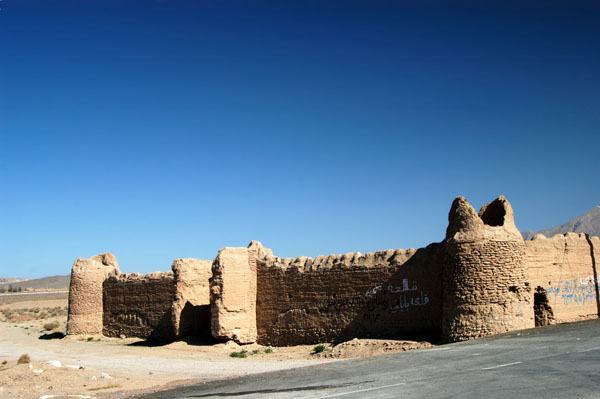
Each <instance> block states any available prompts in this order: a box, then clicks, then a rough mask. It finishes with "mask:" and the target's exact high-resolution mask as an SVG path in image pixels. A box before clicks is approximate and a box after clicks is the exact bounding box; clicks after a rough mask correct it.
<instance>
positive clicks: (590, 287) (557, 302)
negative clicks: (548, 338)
mask: <svg viewBox="0 0 600 399" xmlns="http://www.w3.org/2000/svg"><path fill="white" fill-rule="evenodd" d="M525 247H526V251H525V259H524V260H525V264H526V268H527V274H528V280H529V281H530V282H531V284H532V286H533V288H534V289H538V287H540V288H542V289H543V291H542V292H544V293H545V295H546V297H547V299H548V305H549V306H550V308H551V312H552V320H550V323H562V322H571V321H578V320H585V319H590V318H596V317H598V314H599V313H598V311H599V309H598V302H597V295H596V294H597V289H598V285H597V276H596V275H595V270H594V262H595V261H597V259H598V251H599V248H600V238H598V237H591V238H588V237H586V236H585V235H584V234H576V233H567V234H566V235H555V236H554V237H551V238H546V237H544V236H543V235H541V234H538V235H536V236H535V237H534V238H533V239H532V240H529V241H525ZM593 254H595V256H592V255H593Z"/></svg>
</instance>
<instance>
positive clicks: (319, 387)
mask: <svg viewBox="0 0 600 399" xmlns="http://www.w3.org/2000/svg"><path fill="white" fill-rule="evenodd" d="M240 361H244V359H240ZM530 397H535V398H600V321H598V320H594V321H589V322H581V323H574V324H563V325H558V326H552V327H547V328H541V329H535V330H527V331H523V332H521V333H518V334H517V333H515V334H506V335H503V336H497V337H489V338H485V339H480V340H475V341H469V342H462V343H457V344H451V345H444V346H439V347H436V348H433V349H422V350H416V351H410V352H404V353H398V354H393V355H386V356H378V357H372V358H367V359H354V360H347V361H340V362H335V363H329V364H323V365H316V366H310V367H305V368H300V369H294V370H287V371H282V372H274V373H266V374H259V375H253V376H249V377H244V378H239V379H234V380H227V381H216V382H212V383H208V384H204V385H197V386H189V387H181V388H176V389H172V390H168V391H162V392H157V393H154V394H152V395H149V396H147V398H155V399H163V398H164V399H167V398H168V399H172V398H261V399H265V398H276V399H283V398H320V399H325V398H341V399H349V398H427V399H434V398H477V399H482V398H483V399H494V398H502V399H506V398H530Z"/></svg>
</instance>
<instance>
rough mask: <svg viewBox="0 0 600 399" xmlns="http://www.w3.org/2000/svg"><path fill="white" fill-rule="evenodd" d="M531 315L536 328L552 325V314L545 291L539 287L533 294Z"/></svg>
mask: <svg viewBox="0 0 600 399" xmlns="http://www.w3.org/2000/svg"><path fill="white" fill-rule="evenodd" d="M533 313H534V315H535V326H536V327H541V326H548V325H550V324H554V312H553V311H552V308H551V307H550V302H548V295H547V293H546V290H545V289H543V288H542V287H539V286H538V287H537V288H536V289H535V293H534V294H533Z"/></svg>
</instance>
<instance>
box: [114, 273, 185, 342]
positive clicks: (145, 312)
mask: <svg viewBox="0 0 600 399" xmlns="http://www.w3.org/2000/svg"><path fill="white" fill-rule="evenodd" d="M103 294H104V295H103V302H104V328H103V334H104V335H105V336H107V337H119V336H121V335H124V336H126V337H138V338H144V339H152V340H160V341H165V340H170V339H173V337H174V326H173V321H172V315H171V308H172V305H173V302H174V300H175V282H174V278H173V272H171V271H169V272H164V273H159V272H156V273H151V274H146V275H140V274H137V273H132V274H121V275H118V276H110V277H108V278H107V279H106V280H105V281H104V284H103Z"/></svg>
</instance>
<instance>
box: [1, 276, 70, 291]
mask: <svg viewBox="0 0 600 399" xmlns="http://www.w3.org/2000/svg"><path fill="white" fill-rule="evenodd" d="M70 279H71V276H70V275H66V276H50V277H44V278H37V279H34V280H26V281H20V282H18V283H0V288H6V289H8V287H9V286H12V287H13V288H19V287H21V288H22V289H23V290H26V289H27V288H31V289H33V290H43V289H49V290H58V289H65V290H66V289H69V283H70Z"/></svg>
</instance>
